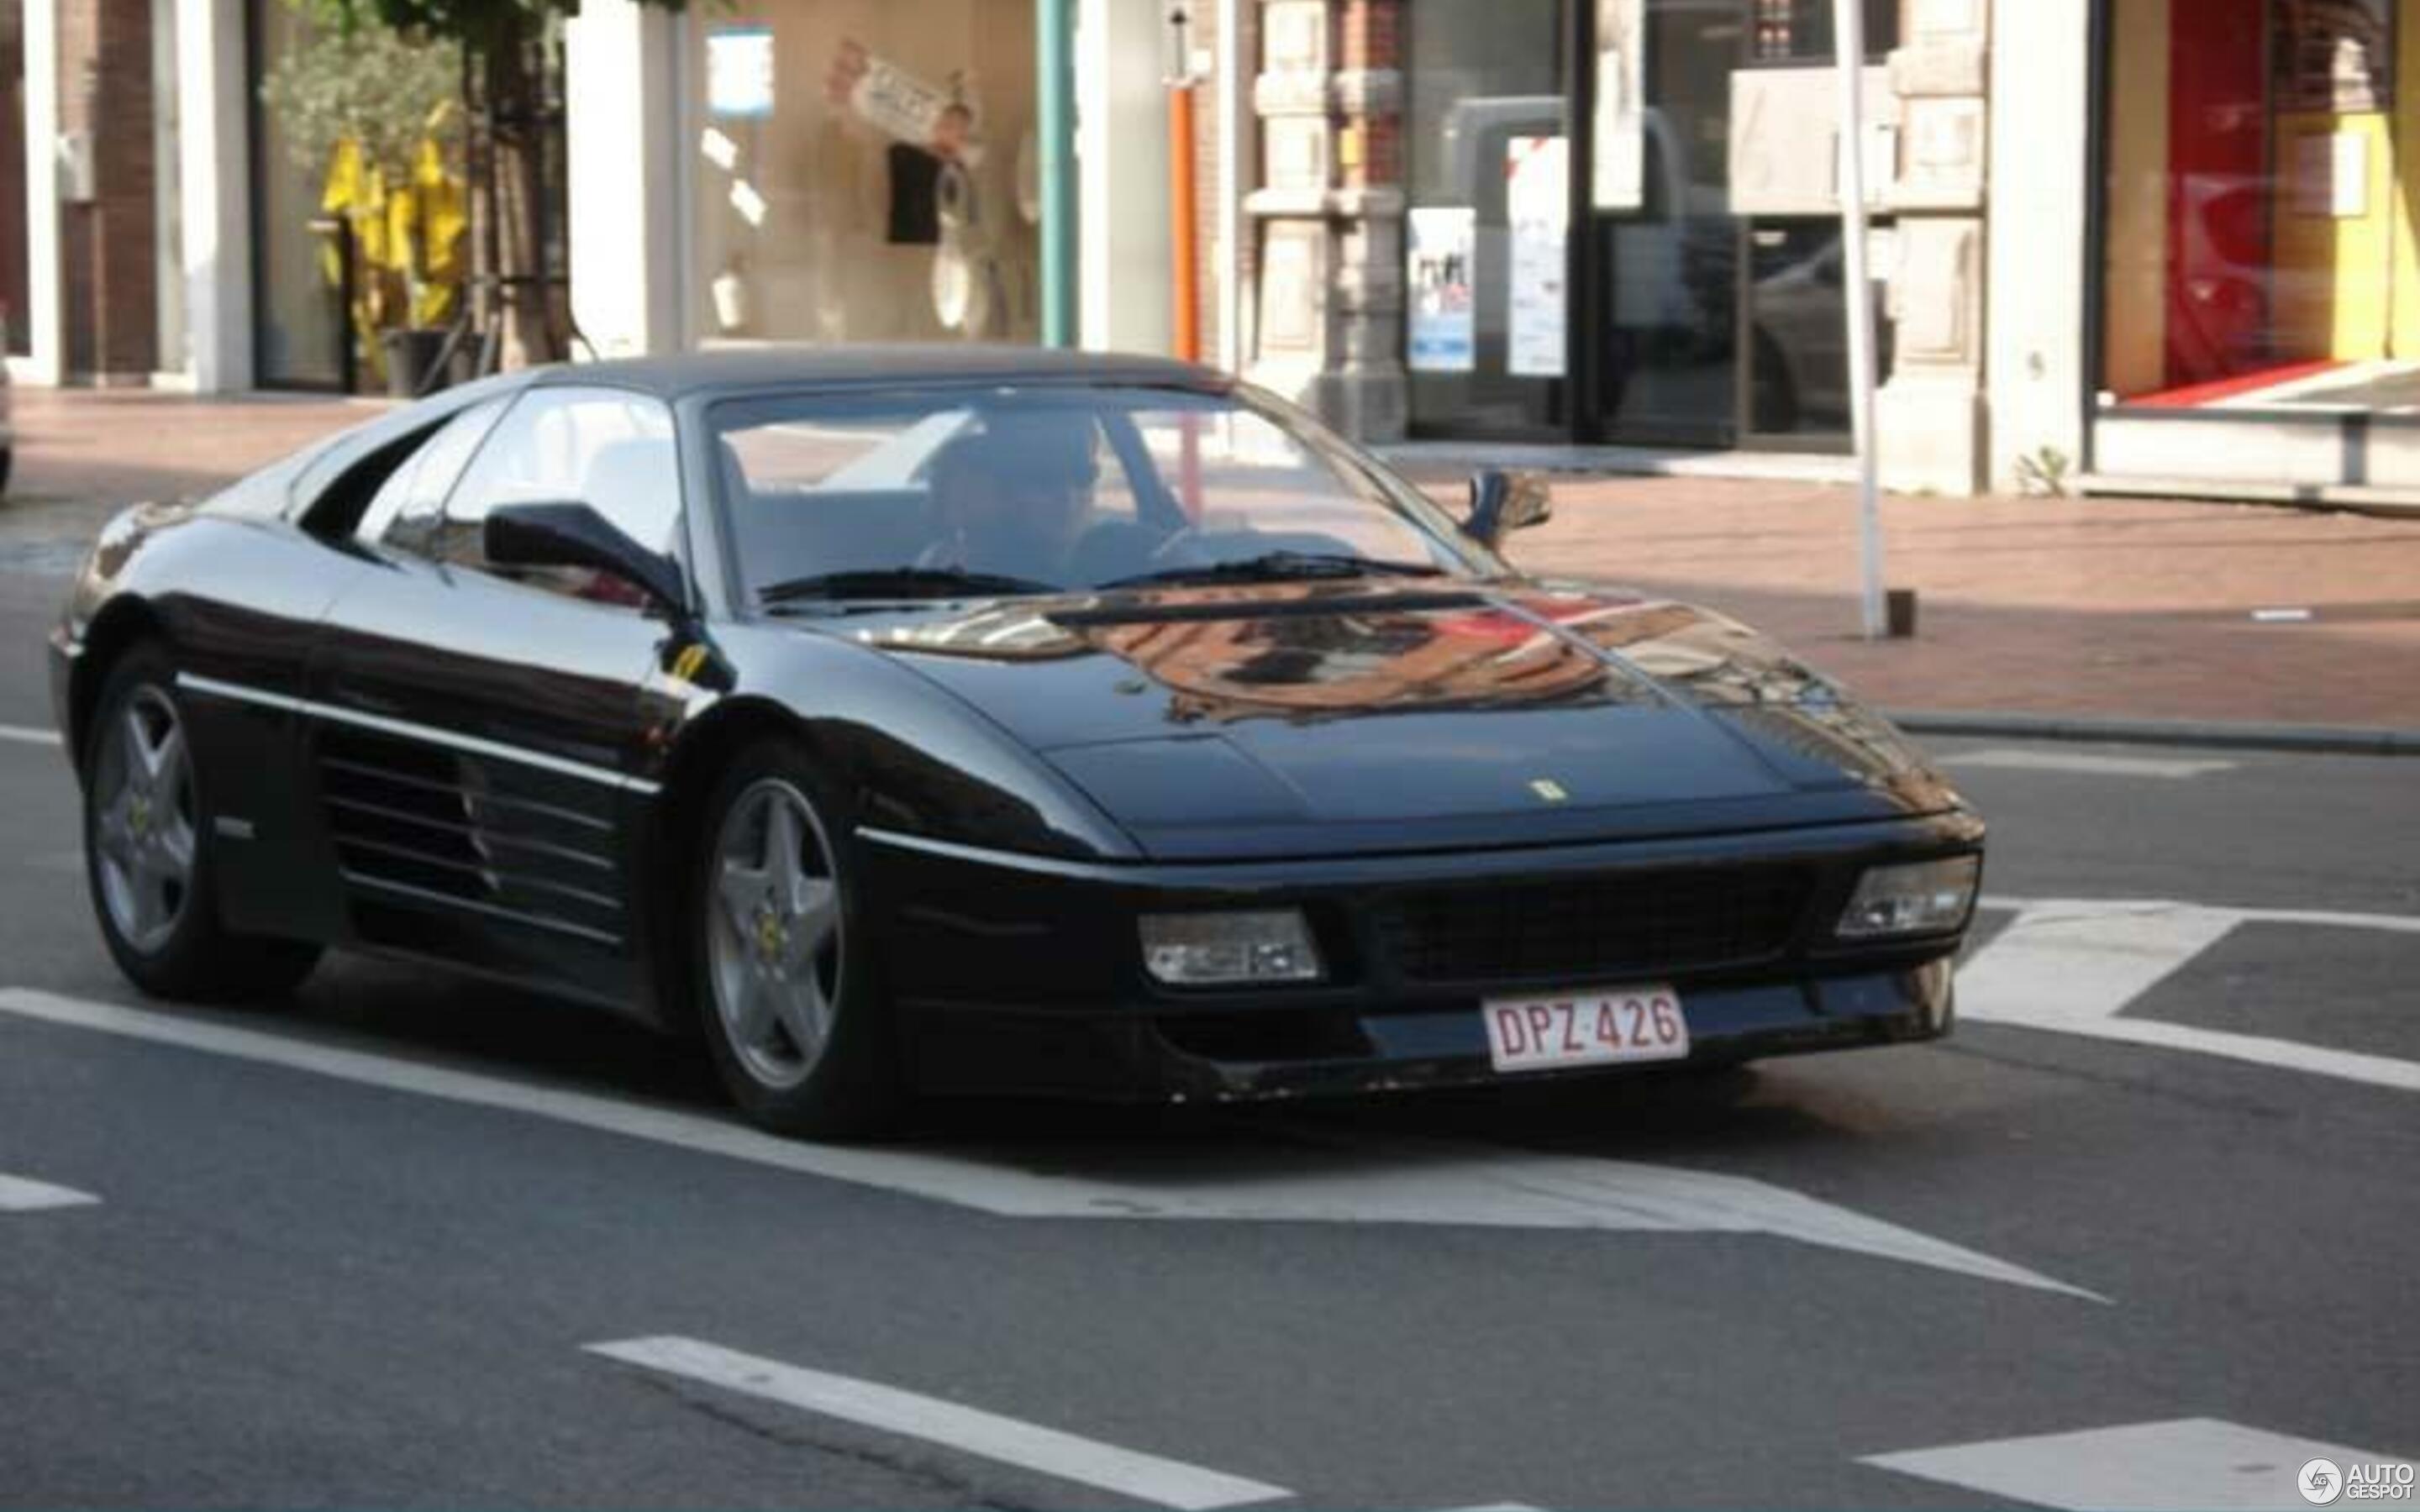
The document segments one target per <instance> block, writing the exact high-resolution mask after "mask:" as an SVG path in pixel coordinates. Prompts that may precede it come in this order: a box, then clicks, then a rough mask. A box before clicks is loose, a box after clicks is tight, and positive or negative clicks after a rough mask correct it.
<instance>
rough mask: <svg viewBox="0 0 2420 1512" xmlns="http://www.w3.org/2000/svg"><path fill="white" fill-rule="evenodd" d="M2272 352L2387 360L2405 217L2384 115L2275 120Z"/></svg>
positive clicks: (2325, 115)
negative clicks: (2400, 229) (2399, 238)
mask: <svg viewBox="0 0 2420 1512" xmlns="http://www.w3.org/2000/svg"><path fill="white" fill-rule="evenodd" d="M2274 142H2275V153H2276V158H2275V162H2276V169H2275V175H2274V177H2275V182H2276V185H2277V195H2276V210H2275V216H2276V220H2275V224H2276V251H2275V255H2274V258H2273V266H2274V275H2273V280H2272V284H2271V295H2270V299H2271V308H2272V310H2273V312H2274V318H2275V331H2276V339H2277V345H2278V348H2279V355H2280V356H2283V357H2287V358H2289V359H2291V358H2319V357H2333V358H2335V359H2337V360H2339V361H2342V362H2365V361H2369V360H2372V359H2376V358H2380V357H2383V356H2385V355H2386V345H2387V322H2388V317H2389V312H2390V306H2391V304H2392V301H2393V298H2394V288H2395V284H2394V269H2395V263H2396V239H2397V228H2398V225H2399V224H2400V223H2401V222H2402V219H2403V216H2402V213H2401V207H2400V203H2399V185H2398V183H2397V175H2396V168H2395V133H2394V131H2393V126H2392V122H2391V121H2390V119H2389V118H2388V117H2387V116H2384V115H2381V114H2366V115H2341V116H2339V115H2331V114H2328V113H2326V112H2320V111H2312V112H2294V113H2287V114H2280V115H2279V116H2277V117H2276V134H2275V137H2274Z"/></svg>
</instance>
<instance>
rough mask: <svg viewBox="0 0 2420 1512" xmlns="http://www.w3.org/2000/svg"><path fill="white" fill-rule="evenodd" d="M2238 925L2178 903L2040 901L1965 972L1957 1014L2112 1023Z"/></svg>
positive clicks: (2045, 1022)
mask: <svg viewBox="0 0 2420 1512" xmlns="http://www.w3.org/2000/svg"><path fill="white" fill-rule="evenodd" d="M2235 922H2236V920H2235V916H2234V915H2232V914H2228V913H2224V912H2221V911H2218V910H2215V909H2208V908H2195V907H2193V906H2191V905H2189V904H2180V903H2036V904H2035V905H2033V906H2032V907H2030V908H2027V909H2025V910H2024V911H2023V912H2021V913H2020V914H2018V915H2017V917H2016V918H2015V919H2014V920H2013V921H2011V922H2010V923H2009V926H2008V927H2007V928H2006V929H2004V930H2002V931H2001V932H2000V933H1998V934H1997V935H1995V936H1993V940H1992V943H1991V944H1990V945H1988V946H1986V947H1985V948H1984V949H1982V950H1981V951H1979V952H1978V953H1977V954H1976V956H1975V958H1974V959H1973V960H1971V961H1969V962H1967V963H1966V964H1965V966H1964V968H1963V969H1962V970H1961V971H1960V972H1959V974H1958V1012H1959V1016H1960V1017H1962V1018H1969V1019H1986V1020H1990V1019H1997V1020H2000V1021H2003V1022H2006V1023H2020V1024H2031V1025H2034V1026H2038V1027H2052V1028H2055V1027H2061V1026H2067V1025H2070V1024H2076V1023H2085V1022H2089V1021H2095V1020H2101V1019H2106V1018H2110V1017H2112V1016H2114V1015H2116V1014H2117V1013H2118V1011H2120V1010H2122V1009H2124V1008H2125V1006H2126V1005H2127V1004H2128V1003H2131V1002H2133V1000H2134V999H2135V998H2137V997H2140V996H2141V995H2143V994H2144V993H2146V992H2149V990H2150V989H2151V988H2152V987H2153V986H2155V985H2157V984H2158V983H2159V981H2160V980H2162V979H2163V978H2164V977H2167V976H2168V975H2170V974H2171V973H2173V972H2175V971H2176V970H2177V969H2178V968H2179V967H2180V966H2182V965H2183V964H2185V963H2186V962H2188V961H2191V960H2192V959H2193V958H2194V957H2195V956H2196V955H2199V954H2200V953H2201V952H2202V951H2204V950H2206V949H2210V948H2211V946H2213V945H2216V944H2217V943H2218V942H2219V941H2220V940H2221V939H2223V938H2225V937H2226V933H2227V932H2228V931H2229V930H2231V929H2233V928H2234V927H2235Z"/></svg>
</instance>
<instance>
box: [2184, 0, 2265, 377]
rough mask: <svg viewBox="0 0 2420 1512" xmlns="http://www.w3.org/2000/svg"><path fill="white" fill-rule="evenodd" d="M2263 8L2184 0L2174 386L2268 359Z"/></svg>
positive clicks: (2249, 2) (2241, 1)
mask: <svg viewBox="0 0 2420 1512" xmlns="http://www.w3.org/2000/svg"><path fill="white" fill-rule="evenodd" d="M2267 8H2268V0H2177V3H2176V4H2174V6H2173V8H2172V10H2173V17H2174V19H2173V21H2172V22H2171V23H2170V25H2171V37H2170V40H2169V49H2168V322H2167V332H2168V339H2167V375H2168V384H2169V386H2170V387H2171V388H2181V387H2184V386H2186V385H2189V384H2196V383H2209V382H2213V381H2215V380H2218V379H2221V378H2229V377H2232V376H2233V375H2235V374H2237V373H2241V372H2243V371H2245V370H2247V369H2249V368H2252V367H2255V366H2257V365H2261V364H2264V363H2268V362H2270V361H2273V359H2272V358H2271V357H2270V355H2269V354H2268V352H2267V351H2266V349H2265V347H2266V342H2267V336H2268V332H2267V327H2268V323H2269V193H2270V185H2269V181H2268V177H2267V174H2268V169H2269V162H2268V134H2269V104H2268V88H2267V84H2268V80H2267V69H2266V57H2265V55H2264V54H2263V52H2262V42H2263V32H2264V28H2263V25H2262V23H2263V21H2264V20H2265V16H2264V14H2263V13H2264V11H2265V10H2266V9H2267Z"/></svg>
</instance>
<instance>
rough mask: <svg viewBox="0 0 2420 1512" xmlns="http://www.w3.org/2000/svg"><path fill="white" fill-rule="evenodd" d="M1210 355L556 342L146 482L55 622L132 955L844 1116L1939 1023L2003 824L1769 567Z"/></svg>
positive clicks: (1274, 1084)
mask: <svg viewBox="0 0 2420 1512" xmlns="http://www.w3.org/2000/svg"><path fill="white" fill-rule="evenodd" d="M1546 509H1547V500H1546V493H1545V490H1544V487H1543V486H1541V485H1540V484H1539V483H1538V482H1537V481H1536V480H1534V479H1527V478H1514V477H1508V476H1505V475H1503V474H1498V473H1482V474H1481V475H1480V476H1479V477H1478V478H1477V479H1475V480H1473V484H1472V487H1471V497H1470V501H1469V506H1468V509H1467V511H1466V513H1463V514H1462V515H1461V516H1460V517H1453V516H1450V515H1449V514H1448V512H1446V511H1445V510H1443V509H1441V508H1440V507H1439V506H1437V505H1436V504H1435V503H1434V502H1432V501H1430V500H1429V499H1428V498H1426V497H1425V496H1423V495H1422V494H1421V493H1420V492H1419V490H1417V489H1415V488H1414V487H1412V486H1410V485H1408V484H1407V483H1405V482H1404V481H1403V480H1402V479H1400V478H1399V477H1397V476H1396V475H1395V474H1394V473H1392V472H1390V471H1388V468H1387V467H1386V466H1385V465H1383V464H1382V463H1381V462H1379V461H1378V460H1376V459H1375V458H1373V457H1372V456H1371V455H1369V454H1367V453H1366V452H1363V451H1361V450H1359V449H1357V448H1356V447H1354V446H1352V445H1350V444H1348V443H1347V442H1345V441H1343V440H1339V439H1338V438H1337V437H1336V436H1334V435H1332V434H1330V433H1329V432H1327V431H1326V430H1324V429H1322V428H1321V427H1320V426H1319V425H1318V424H1315V423H1314V422H1312V421H1311V419H1309V418H1308V417H1306V416H1304V415H1302V414H1300V413H1298V412H1296V411H1295V410H1294V409H1290V408H1289V407H1287V406H1285V405H1284V404H1282V403H1280V402H1279V401H1277V400H1276V399H1273V398H1271V397H1270V396H1268V395H1265V394H1262V393H1256V392H1254V391H1252V390H1250V389H1249V388H1247V387H1245V386H1243V385H1241V384H1238V383H1236V382H1234V381H1233V380H1232V379H1229V378H1222V377H1218V376H1216V375H1213V374H1210V373H1207V372H1204V371H1202V370H1200V369H1198V368H1194V367H1191V366H1187V365H1182V364H1177V363H1166V362H1159V361H1153V360H1145V359H1136V358H1124V357H1105V356H1085V355H1077V354H1072V353H1063V352H1047V351H1025V350H984V349H969V348H947V349H938V348H934V349H914V348H902V349H880V348H876V349H863V350H846V349H832V350H820V351H807V350H791V351H782V350H774V349H766V350H756V351H749V352H726V353H719V354H707V355H700V356H693V357H681V358H673V359H665V360H648V361H639V362H631V363H597V364H592V365H583V366H574V367H562V368H553V369H548V370H542V371H536V372H531V373H521V374H513V375H508V376H505V377H503V378H491V379H488V380H485V381H482V382H477V383H473V384H470V385H467V386H464V387H461V388H457V389H454V390H451V391H449V392H446V393H442V394H439V395H437V396H435V397H432V398H428V399H426V400H423V401H421V402H419V403H417V404H414V405H411V406H409V407H406V408H402V409H397V410H395V411H394V412H392V413H389V414H387V415H385V416H382V417H381V418H379V419H377V420H374V421H372V422H370V423H368V424H364V425H362V426H359V427H358V428H355V429H353V430H350V431H348V432H346V433H344V434H342V435H339V436H336V437H334V439H332V440H327V441H325V442H322V443H320V444H318V445H317V446H314V447H312V448H310V449H308V450H307V451H305V452H303V453H302V454H300V455H295V456H293V457H290V458H288V459H287V460H285V461H283V462H280V463H278V464H277V465H275V466H273V467H271V468H269V469H267V470H265V471H261V472H258V473H256V474H255V475H254V476H252V477H249V478H246V479H244V480H243V481H242V482H240V483H238V484H237V485H235V486H232V487H230V488H228V489H227V490H225V492H224V493H222V494H220V495H219V496H217V497H216V498H213V499H210V500H209V501H205V502H203V503H201V504H199V505H196V506H192V507H178V508H141V509H137V510H134V511H131V512H129V513H128V514H126V515H124V516H121V517H119V518H118V519H116V521H114V522H113V523H112V524H111V525H110V526H109V528H108V529H107V530H106V532H104V533H103V534H102V536H101V540H100V542H99V544H98V546H97V547H96V548H95V549H94V551H93V553H92V556H91V559H90V561H89V563H87V564H86V565H85V569H84V571H83V573H82V575H81V577H80V578H79V579H78V581H77V582H76V584H75V587H74V590H73V594H72V598H71V601H70V604H69V606H68V608H67V610H66V612H65V614H64V616H63V617H62V619H61V621H60V623H59V625H58V626H57V629H56V631H55V632H54V637H53V641H52V652H53V661H52V665H53V671H54V691H55V699H56V705H57V716H58V720H59V725H60V728H61V730H62V731H63V732H64V733H65V736H66V740H67V745H68V749H69V751H70V754H71V757H72V759H73V761H74V762H75V764H76V767H77V771H78V773H79V775H80V777H81V779H82V783H83V791H84V795H85V856H86V857H87V864H88V868H89V872H90V882H91V891H92V897H93V903H94V906H95V911H96V913H97V914H98V916H99V919H100V924H101V932H102V934H103V936H104V937H105V939H106V942H107V945H108V948H109V949H110V951H111V953H112V954H113V955H114V956H115V957H116V961H117V963H118V964H119V965H120V967H121V968H122V969H123V970H124V971H125V973H126V975H127V976H129V977H130V978H132V980H133V981H134V982H135V983H136V984H137V985H138V986H139V987H141V988H142V989H143V990H145V991H146V992H149V993H154V994H159V995H166V996H170V997H193V998H228V997H243V996H256V995H273V994H276V993H280V992H283V991H285V990H287V989H289V988H291V987H293V986H294V985H296V984H297V983H298V982H299V981H300V980H302V977H303V976H304V975H305V974H306V973H307V972H309V971H310V970H311V969H312V966H313V964H314V963H315V962H316V961H317V960H318V957H319V955H320V953H321V951H322V950H323V949H328V948H332V947H333V948H336V949H357V950H367V951H377V952H381V953H385V954H391V955H398V956H405V957H411V958H415V959H419V960H423V961H427V962H430V963H434V964H442V965H445V966H449V967H455V968H459V969H467V970H471V971H474V972H480V973H485V974H488V975H489V976H492V977H494V978H497V979H501V980H511V981H515V982H520V983H524V984H530V985H535V986H537V987H541V988H544V989H546V990H549V991H552V992H556V993H560V994H566V995H573V996H576V997H579V998H582V999H585V1000H587V1001H590V1002H593V1003H596V1004H598V1005H601V1006H603V1007H606V1008H609V1009H612V1010H614V1011H620V1012H623V1013H627V1014H630V1015H634V1016H636V1017H638V1018H640V1019H642V1020H644V1021H646V1022H648V1023H651V1024H654V1025H657V1026H661V1027H663V1028H665V1029H668V1030H673V1031H676V1032H681V1033H694V1034H696V1035H697V1036H699V1037H700V1038H702V1039H703V1041H704V1042H705V1044H706V1047H707V1050H708V1053H709V1054H710V1055H711V1057H712V1058H713V1060H714V1062H715V1065H716V1067H717V1069H718V1070H719V1072H720V1073H721V1078H722V1080H723V1082H724V1084H725V1085H726V1086H727V1087H728V1088H729V1089H730V1091H731V1094H732V1096H733V1098H734V1100H735V1101H736V1102H737V1103H738V1104H739V1106H740V1107H741V1108H742V1109H743V1110H745V1112H746V1113H747V1114H748V1115H749V1116H751V1117H752V1118H753V1119H757V1120H758V1121H760V1122H762V1123H764V1124H766V1125H768V1126H770V1127H773V1128H776V1129H781V1130H785V1131H792V1132H800V1133H808V1134H843V1133H849V1132H855V1131H861V1130H865V1129H868V1128H870V1127H874V1126H877V1125H879V1124H880V1123H881V1122H882V1121H884V1119H886V1118H887V1117H888V1116H890V1115H891V1114H892V1112H893V1111H894V1110H895V1109H896V1108H897V1107H898V1106H899V1105H900V1103H901V1102H902V1100H903V1099H904V1098H906V1097H907V1096H909V1095H912V1094H919V1093H950V1092H970V1091H985V1092H997V1091H1019V1092H1030V1093H1041V1094H1052V1095H1066V1096H1095V1097H1116V1098H1162V1099H1248V1098H1267V1097H1280V1096H1291V1095H1302V1094H1313V1093H1330V1092H1346V1093H1350V1092H1366V1091H1371V1090H1374V1089H1377V1088H1409V1087H1426V1086H1438V1085H1447V1084H1458V1083H1470V1082H1480V1081H1491V1080H1511V1079H1518V1078H1529V1077H1539V1078H1556V1077H1572V1076H1582V1075H1590V1074H1597V1073H1602V1072H1611V1071H1620V1070H1622V1069H1625V1068H1628V1067H1632V1066H1635V1065H1638V1064H1642V1063H1654V1062H1681V1061H1694V1062H1698V1063H1710V1064H1727V1063H1730V1062H1734V1061H1738V1060H1741V1059H1745V1058H1747V1057H1760V1056H1769V1055H1776V1054H1780V1053H1785V1052H1793V1051H1806V1050H1822V1049H1830V1048H1837V1047H1845V1046H1855V1045H1874V1044H1884V1043H1889V1042H1893V1041H1911V1040H1923V1039H1930V1038H1932V1037H1935V1036H1938V1035H1941V1034H1943V1033H1945V1032H1947V1029H1948V1027H1949V1025H1950V1019H1951V982H1950V963H1951V960H1952V958H1953V957H1954V956H1955V954H1956V952H1957V949H1958V947H1959V943H1960V940H1961V937H1962V934H1963V933H1964V931H1965V930H1966V928H1967V924H1968V920H1969V915H1970V913H1971V911H1972V907H1973V903H1974V899H1975V894H1976V888H1977V886H1978V880H1979V873H1980V870H1981V854H1982V841H1983V826H1982V824H1981V822H1980V821H1979V820H1978V818H1977V816H1976V815H1975V814H1974V813H1973V812H1972V811H1971V810H1969V809H1968V808H1967V807H1966V806H1965V805H1964V804H1963V803H1962V801H1961V800H1960V798H1959V796H1958V795H1957V794H1956V793H1955V792H1954V791H1953V790H1952V789H1951V788H1950V787H1949V786H1948V785H1947V783H1946V782H1944V781H1943V780H1942V779H1941V778H1940V777H1939V776H1938V775H1937V774H1936V773H1935V772H1934V771H1933V770H1932V769H1931V767H1930V766H1928V765H1927V764H1926V763H1925V762H1924V760H1923V759H1922V758H1921V757H1920V756H1918V755H1917V754H1916V752H1915V751H1914V750H1913V749H1911V748H1910V747H1909V746H1908V745H1907V744H1906V742H1905V741H1904V740H1903V739H1902V738H1901V737H1900V735H1899V734H1898V733H1896V732H1895V731H1894V730H1893V729H1892V728H1891V727H1890V726H1889V725H1888V724H1886V723H1885V721H1884V720H1883V719H1881V718H1879V717H1876V716H1874V715H1873V714H1871V713H1869V712H1867V711H1865V710H1863V709H1861V708H1860V707H1859V706H1858V705H1857V704H1855V703H1854V702H1851V701H1850V700H1849V699H1848V698H1847V697H1845V696H1844V695H1843V694H1842V692H1841V691H1840V690H1839V689H1838V687H1836V686H1835V685H1833V684H1832V683H1830V682H1827V681H1826V680H1825V679H1824V678H1823V677H1822V676H1820V675H1818V674H1817V673H1815V672H1813V671H1809V670H1808V669H1807V667H1805V666H1804V665H1802V664H1801V663H1799V662H1798V661H1796V660H1794V659H1793V658H1792V657H1791V656H1789V655H1788V654H1786V653H1785V652H1784V651H1782V650H1781V649H1780V648H1779V647H1777V646H1776V645H1775V644H1774V643H1773V642H1772V641H1771V640H1767V639H1765V638H1763V637H1761V636H1760V635H1758V634H1757V633H1756V632H1754V631H1752V630H1750V629H1748V628H1746V627H1745V626H1744V625H1740V624H1738V623H1737V622H1735V621H1733V620H1730V619H1728V618H1726V617H1724V616H1723V615H1720V614H1717V613H1714V612H1710V611H1708V610H1706V609H1697V608H1692V607H1690V606H1688V605H1684V604H1679V603H1673V602H1669V601H1667V600H1664V599H1660V598H1655V597H1651V596H1642V595H1640V594H1633V593H1626V592H1622V591H1620V590H1617V589H1611V588H1607V587H1603V586H1596V585H1590V584H1584V583H1576V582H1562V581H1554V580H1539V579H1531V578H1529V577H1527V576H1524V575H1523V574H1521V573H1520V572H1518V571H1516V570H1515V569H1513V568H1512V566H1510V565H1508V563H1506V561H1505V560H1504V559H1503V558H1502V557H1501V556H1499V555H1498V554H1497V547H1498V542H1499V540H1500V539H1501V537H1502V536H1503V535H1504V534H1505V532H1509V531H1512V530H1515V529H1518V528H1520V527H1522V526H1525V525H1528V524H1532V523H1535V522H1536V521H1537V520H1538V519H1540V518H1542V517H1544V514H1545V512H1546Z"/></svg>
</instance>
